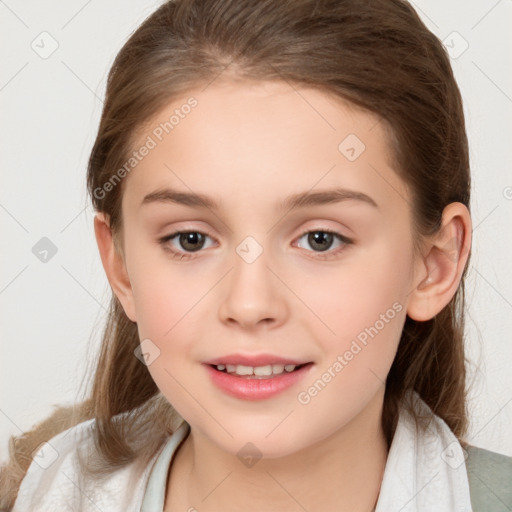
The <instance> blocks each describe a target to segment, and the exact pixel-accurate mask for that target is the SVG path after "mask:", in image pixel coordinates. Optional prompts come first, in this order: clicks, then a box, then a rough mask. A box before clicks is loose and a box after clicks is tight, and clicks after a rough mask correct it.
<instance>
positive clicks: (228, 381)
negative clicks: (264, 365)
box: [205, 363, 313, 400]
mask: <svg viewBox="0 0 512 512" xmlns="http://www.w3.org/2000/svg"><path fill="white" fill-rule="evenodd" d="M205 366H206V370H207V371H208V372H209V374H210V378H211V379H212V382H213V383H214V384H215V385H216V386H217V387H218V388H219V389H221V390H222V391H224V392H225V393H227V394H228V395H231V396H234V397H236V398H242V399H244V400H264V399H266V398H270V397H273V396H275V395H277V394H279V393H281V392H283V391H285V390H286V389H288V388H290V387H292V386H293V385H294V384H296V383H297V382H298V381H299V380H301V379H302V378H303V377H305V375H306V374H307V373H309V371H310V369H311V367H312V366H313V363H308V364H306V365H304V366H303V367H302V368H299V369H298V370H295V371H293V372H287V371H284V372H283V373H281V374H280V375H276V376H274V377H268V378H258V379H255V378H248V377H239V376H236V375H232V374H229V373H225V372H221V371H219V370H216V369H215V368H213V367H212V366H210V365H209V364H207V365H205Z"/></svg>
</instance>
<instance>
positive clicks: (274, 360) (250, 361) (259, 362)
mask: <svg viewBox="0 0 512 512" xmlns="http://www.w3.org/2000/svg"><path fill="white" fill-rule="evenodd" d="M310 362H311V361H307V360H300V359H291V358H288V357H281V356H277V355H272V354H254V355H249V354H229V355H225V356H222V357H216V358H215V359H210V360H209V361H205V364H208V365H211V366H217V365H219V364H223V365H228V364H229V365H234V366H238V365H242V366H252V367H255V366H267V365H274V364H275V365H285V366H286V365H294V366H300V365H304V364H307V363H310Z"/></svg>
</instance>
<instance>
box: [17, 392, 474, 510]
mask: <svg viewBox="0 0 512 512" xmlns="http://www.w3.org/2000/svg"><path fill="white" fill-rule="evenodd" d="M407 399H412V400H413V406H414V408H415V410H416V411H418V412H419V413H420V414H421V415H423V416H427V415H429V414H432V412H431V410H430V408H429V407H428V406H427V405H426V404H425V402H423V400H421V398H420V397H419V396H418V395H417V394H416V393H415V392H412V393H408V394H407ZM93 421H94V420H93V419H91V420H88V421H85V422H83V423H79V424H78V425H76V426H74V427H71V428H70V429H68V430H66V431H64V432H61V433H60V434H59V435H57V436H55V437H54V438H52V439H50V441H49V442H48V443H45V444H44V445H43V446H42V447H41V449H40V450H39V451H38V453H37V454H36V455H35V456H34V460H33V461H32V463H31V465H30V467H29V469H28V472H27V474H26V476H25V478H24V479H23V481H22V484H21V487H20V491H19V493H18V498H17V500H16V502H15V504H14V508H13V509H12V512H56V511H57V510H58V511H59V512H67V511H69V512H71V511H73V512H76V511H81V512H98V510H100V511H102V512H163V504H164V499H165V489H166V482H167V474H168V470H169V467H170V464H171V462H172V457H173V455H174V453H175V452H176V448H177V446H178V445H179V443H180V442H181V441H182V440H183V439H184V438H185V437H186V436H187V435H188V433H189V431H190V427H189V425H188V424H187V423H186V422H183V423H182V424H181V426H180V427H179V428H178V429H177V430H176V431H175V432H174V434H173V435H171V436H170V437H169V440H168V441H167V443H166V444H165V445H164V446H163V447H162V448H161V449H160V451H159V452H158V453H157V454H156V455H155V457H153V459H152V460H151V461H150V463H149V464H148V465H147V467H146V468H143V469H137V468H136V466H135V465H134V464H133V463H131V464H128V465H127V466H125V467H123V468H121V469H117V470H115V471H113V472H112V473H111V475H109V477H108V478H107V479H106V480H105V481H103V482H102V483H101V484H98V483H97V482H93V481H89V480H86V479H85V478H84V477H83V475H82V473H81V471H80V467H79V464H78V460H77V455H76V448H77V446H78V445H80V446H84V447H85V448H86V449H87V450H91V451H90V453H91V456H99V455H98V454H97V453H95V450H94V444H93V439H92V434H91V432H90V429H89V428H88V427H89V426H90V425H91V423H92V422H93ZM88 453H89V452H88ZM466 457H467V454H466V453H465V451H464V450H463V448H462V447H461V445H460V444H459V442H458V441H457V439H456V437H455V436H454V434H453V433H452V432H451V431H450V429H449V427H448V426H447V425H446V423H445V422H444V421H443V420H442V419H441V418H439V417H438V416H434V418H433V421H432V422H431V424H430V426H429V428H428V429H427V431H426V432H423V430H421V429H420V430H418V431H417V430H416V427H415V422H414V419H413V417H412V416H411V415H410V414H409V413H408V412H407V410H406V409H405V408H404V407H402V408H401V410H400V416H399V420H398V424H397V428H396V431H395V435H394V436H393V441H392V443H391V447H390V450H389V454H388V458H387V462H386V467H385V470H384V476H383V480H382V485H381V490H380V495H379V499H378V502H377V507H376V512H394V511H400V512H425V511H435V512H472V508H471V501H470V494H469V484H468V477H467V473H466V465H465V458H466Z"/></svg>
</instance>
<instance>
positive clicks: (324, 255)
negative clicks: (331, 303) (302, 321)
mask: <svg viewBox="0 0 512 512" xmlns="http://www.w3.org/2000/svg"><path fill="white" fill-rule="evenodd" d="M188 233H199V234H200V235H204V236H207V237H208V238H211V239H213V237H211V236H210V235H208V234H207V233H203V232H202V231H193V230H183V231H175V232H174V233H171V234H170V235H166V236H164V237H163V238H160V239H159V243H160V244H161V245H162V247H163V248H164V250H165V251H167V252H168V253H169V254H170V255H171V256H172V258H173V259H177V260H180V261H181V260H188V259H192V258H194V257H195V252H198V253H199V252H201V249H199V250H198V251H195V252H180V251H177V250H175V249H172V248H171V247H170V246H169V244H168V242H169V241H170V240H172V239H173V238H175V237H177V236H179V235H184V234H188ZM309 233H329V234H331V235H334V236H335V238H337V239H338V240H339V241H341V242H343V244H344V245H343V246H342V247H339V248H337V249H335V250H329V249H328V250H327V251H325V252H322V251H309V250H308V252H315V253H316V254H317V256H315V257H316V258H318V259H320V260H327V259H330V258H331V257H335V256H337V255H338V254H339V253H340V252H342V251H344V250H345V249H346V247H347V246H349V245H351V244H353V243H354V241H353V240H352V239H350V238H347V237H346V236H343V235H341V234H340V233H338V232H336V231H333V230H330V229H323V228H316V229H308V230H306V231H304V232H303V233H302V234H301V235H299V237H298V238H297V240H300V239H301V238H302V237H303V236H304V235H307V234H309Z"/></svg>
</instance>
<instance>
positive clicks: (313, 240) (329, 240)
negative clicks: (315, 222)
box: [299, 229, 353, 257]
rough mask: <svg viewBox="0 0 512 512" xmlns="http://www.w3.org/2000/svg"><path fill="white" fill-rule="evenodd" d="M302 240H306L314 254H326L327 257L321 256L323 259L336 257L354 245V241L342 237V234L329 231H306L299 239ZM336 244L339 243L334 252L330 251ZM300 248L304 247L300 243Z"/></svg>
mask: <svg viewBox="0 0 512 512" xmlns="http://www.w3.org/2000/svg"><path fill="white" fill-rule="evenodd" d="M302 239H305V240H306V243H307V245H309V247H310V248H311V249H312V252H315V253H325V255H322V254H320V256H322V257H324V256H331V255H335V254H337V253H338V252H339V251H343V250H344V249H345V247H346V246H347V245H350V244H351V243H353V241H352V240H350V239H349V238H347V237H345V236H343V235H341V234H340V233H336V232H334V231H330V230H327V229H316V230H310V231H306V232H305V233H303V234H302V235H301V236H300V237H299V241H300V240H302ZM335 242H338V246H337V247H334V249H333V250H329V249H331V248H332V247H333V245H334V244H335ZM299 247H303V246H302V245H301V244H300V243H299ZM303 248H305V249H307V247H303Z"/></svg>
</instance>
